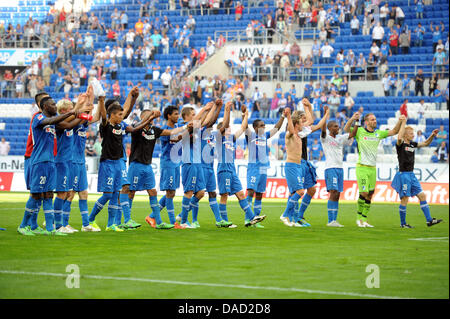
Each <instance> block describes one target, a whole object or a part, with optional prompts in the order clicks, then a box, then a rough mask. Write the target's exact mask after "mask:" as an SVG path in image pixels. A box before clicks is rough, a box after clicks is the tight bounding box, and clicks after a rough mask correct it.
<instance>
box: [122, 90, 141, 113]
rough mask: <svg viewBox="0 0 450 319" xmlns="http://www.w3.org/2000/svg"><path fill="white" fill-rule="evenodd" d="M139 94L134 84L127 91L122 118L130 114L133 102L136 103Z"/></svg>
mask: <svg viewBox="0 0 450 319" xmlns="http://www.w3.org/2000/svg"><path fill="white" fill-rule="evenodd" d="M138 96H139V87H137V86H135V87H133V88H132V89H131V91H130V92H129V93H128V96H127V99H126V100H125V103H124V104H123V119H126V118H127V117H128V115H130V113H131V111H132V110H133V106H134V104H136V100H137V98H138Z"/></svg>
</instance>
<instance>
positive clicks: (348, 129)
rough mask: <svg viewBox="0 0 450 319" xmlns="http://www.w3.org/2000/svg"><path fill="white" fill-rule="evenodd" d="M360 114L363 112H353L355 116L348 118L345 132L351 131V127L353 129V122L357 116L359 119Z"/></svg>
mask: <svg viewBox="0 0 450 319" xmlns="http://www.w3.org/2000/svg"><path fill="white" fill-rule="evenodd" d="M356 114H358V115H356ZM360 116H361V114H359V112H356V113H354V114H353V116H352V117H351V118H349V119H348V121H347V123H345V126H344V132H345V133H351V132H350V129H351V127H352V125H353V122H354V121H356V118H358V120H359V117H360ZM355 134H356V133H355Z"/></svg>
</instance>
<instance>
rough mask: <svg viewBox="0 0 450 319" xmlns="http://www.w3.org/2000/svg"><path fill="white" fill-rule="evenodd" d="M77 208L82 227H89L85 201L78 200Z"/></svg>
mask: <svg viewBox="0 0 450 319" xmlns="http://www.w3.org/2000/svg"><path fill="white" fill-rule="evenodd" d="M78 207H79V208H80V213H81V222H82V223H83V226H84V227H86V226H88V225H89V210H88V204H87V200H86V199H79V200H78Z"/></svg>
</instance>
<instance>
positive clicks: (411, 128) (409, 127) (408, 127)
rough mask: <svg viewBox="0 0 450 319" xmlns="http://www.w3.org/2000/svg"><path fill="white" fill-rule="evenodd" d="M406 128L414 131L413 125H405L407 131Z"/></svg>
mask: <svg viewBox="0 0 450 319" xmlns="http://www.w3.org/2000/svg"><path fill="white" fill-rule="evenodd" d="M406 130H411V131H413V132H414V128H413V127H412V126H407V127H405V131H406Z"/></svg>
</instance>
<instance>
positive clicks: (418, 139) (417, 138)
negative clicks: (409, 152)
mask: <svg viewBox="0 0 450 319" xmlns="http://www.w3.org/2000/svg"><path fill="white" fill-rule="evenodd" d="M413 141H414V142H416V143H423V142H425V141H426V138H425V136H424V135H423V134H422V131H421V130H418V131H417V134H416V136H415V137H414V139H413ZM416 153H417V154H423V148H422V147H419V148H417V149H416Z"/></svg>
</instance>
